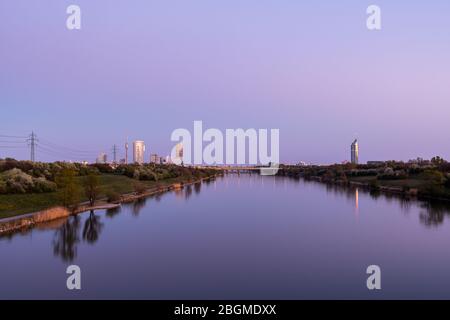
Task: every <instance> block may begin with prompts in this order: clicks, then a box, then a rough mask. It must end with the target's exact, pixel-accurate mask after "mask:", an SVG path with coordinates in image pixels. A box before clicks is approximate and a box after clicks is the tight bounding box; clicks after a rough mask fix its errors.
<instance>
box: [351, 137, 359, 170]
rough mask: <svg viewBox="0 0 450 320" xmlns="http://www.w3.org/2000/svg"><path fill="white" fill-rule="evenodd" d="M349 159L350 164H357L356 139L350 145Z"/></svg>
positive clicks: (357, 149) (357, 150)
mask: <svg viewBox="0 0 450 320" xmlns="http://www.w3.org/2000/svg"><path fill="white" fill-rule="evenodd" d="M350 157H351V161H352V163H354V164H358V158H359V148H358V140H357V139H355V141H353V143H352V145H351V146H350Z"/></svg>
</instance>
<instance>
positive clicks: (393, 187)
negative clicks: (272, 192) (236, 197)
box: [278, 157, 450, 200]
mask: <svg viewBox="0 0 450 320" xmlns="http://www.w3.org/2000/svg"><path fill="white" fill-rule="evenodd" d="M278 175H280V176H289V177H294V178H299V177H302V178H304V179H306V180H316V181H320V182H324V183H333V184H340V185H356V186H363V187H367V188H369V189H370V191H371V192H380V191H381V192H392V193H399V194H404V195H410V196H417V197H419V198H428V199H443V200H450V162H447V161H446V160H444V159H443V158H441V157H434V158H432V159H431V160H422V159H417V160H413V161H409V162H402V161H385V162H381V161H377V162H373V163H368V164H361V165H356V164H351V163H346V164H334V165H328V166H286V165H282V166H280V169H279V171H278Z"/></svg>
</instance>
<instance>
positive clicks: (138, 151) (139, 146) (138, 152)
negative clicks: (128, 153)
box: [133, 140, 145, 164]
mask: <svg viewBox="0 0 450 320" xmlns="http://www.w3.org/2000/svg"><path fill="white" fill-rule="evenodd" d="M144 153H145V143H144V141H142V140H136V141H134V142H133V162H134V163H138V164H143V163H144Z"/></svg>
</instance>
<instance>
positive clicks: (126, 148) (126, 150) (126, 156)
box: [125, 138, 128, 164]
mask: <svg viewBox="0 0 450 320" xmlns="http://www.w3.org/2000/svg"><path fill="white" fill-rule="evenodd" d="M125 164H128V138H127V142H125Z"/></svg>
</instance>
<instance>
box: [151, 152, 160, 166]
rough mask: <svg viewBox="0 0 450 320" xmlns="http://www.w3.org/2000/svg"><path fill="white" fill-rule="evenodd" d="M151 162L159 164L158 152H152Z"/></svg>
mask: <svg viewBox="0 0 450 320" xmlns="http://www.w3.org/2000/svg"><path fill="white" fill-rule="evenodd" d="M150 162H151V163H157V164H159V163H160V157H159V156H158V155H157V154H156V153H154V154H152V155H151V156H150Z"/></svg>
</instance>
